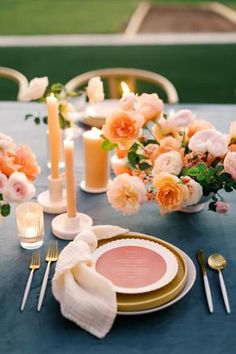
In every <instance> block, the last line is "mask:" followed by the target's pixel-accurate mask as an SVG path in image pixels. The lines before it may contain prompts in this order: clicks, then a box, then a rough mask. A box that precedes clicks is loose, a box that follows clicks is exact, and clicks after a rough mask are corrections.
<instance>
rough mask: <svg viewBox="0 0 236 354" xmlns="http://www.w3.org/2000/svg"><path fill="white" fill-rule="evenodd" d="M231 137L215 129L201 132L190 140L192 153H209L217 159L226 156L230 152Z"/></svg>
mask: <svg viewBox="0 0 236 354" xmlns="http://www.w3.org/2000/svg"><path fill="white" fill-rule="evenodd" d="M228 143H229V137H228V135H225V134H222V133H221V132H219V131H217V130H213V129H207V130H200V131H198V132H197V133H196V134H194V135H193V136H192V137H191V139H190V140H189V145H188V146H189V148H190V150H192V151H198V152H203V153H204V152H209V153H210V154H211V155H213V156H215V157H221V156H224V155H225V154H226V152H227V150H228Z"/></svg>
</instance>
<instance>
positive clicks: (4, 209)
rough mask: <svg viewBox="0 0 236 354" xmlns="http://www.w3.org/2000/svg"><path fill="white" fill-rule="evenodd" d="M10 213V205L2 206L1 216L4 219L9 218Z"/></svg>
mask: <svg viewBox="0 0 236 354" xmlns="http://www.w3.org/2000/svg"><path fill="white" fill-rule="evenodd" d="M10 212H11V207H10V205H9V204H3V205H2V206H1V215H2V216H4V217H5V216H8V215H9V214H10Z"/></svg>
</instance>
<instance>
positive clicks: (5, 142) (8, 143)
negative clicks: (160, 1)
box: [0, 133, 15, 155]
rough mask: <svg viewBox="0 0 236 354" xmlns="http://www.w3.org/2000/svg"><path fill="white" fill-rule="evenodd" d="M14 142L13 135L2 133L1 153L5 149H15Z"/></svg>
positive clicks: (0, 135)
mask: <svg viewBox="0 0 236 354" xmlns="http://www.w3.org/2000/svg"><path fill="white" fill-rule="evenodd" d="M14 146H15V144H14V142H13V139H12V137H10V136H8V135H5V134H3V133H0V154H1V155H2V154H3V153H4V151H5V150H11V149H14Z"/></svg>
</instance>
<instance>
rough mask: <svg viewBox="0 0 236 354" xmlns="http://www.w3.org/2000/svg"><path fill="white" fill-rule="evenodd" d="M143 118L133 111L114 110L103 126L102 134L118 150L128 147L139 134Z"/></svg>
mask: <svg viewBox="0 0 236 354" xmlns="http://www.w3.org/2000/svg"><path fill="white" fill-rule="evenodd" d="M143 123H144V118H143V116H142V114H138V113H135V112H124V111H116V112H115V113H113V114H112V115H111V116H110V117H109V118H107V120H106V123H105V125H104V126H103V134H104V136H105V137H106V138H107V139H108V140H110V141H111V142H112V143H116V144H117V145H118V148H119V149H120V150H127V149H129V148H130V147H131V146H132V145H133V144H134V142H135V141H136V140H137V139H138V138H139V137H140V136H141V133H142V129H141V127H142V125H143Z"/></svg>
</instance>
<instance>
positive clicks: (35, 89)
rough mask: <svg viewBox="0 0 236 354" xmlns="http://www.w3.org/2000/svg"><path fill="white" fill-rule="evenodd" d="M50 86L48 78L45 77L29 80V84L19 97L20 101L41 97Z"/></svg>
mask: <svg viewBox="0 0 236 354" xmlns="http://www.w3.org/2000/svg"><path fill="white" fill-rule="evenodd" d="M47 86H48V78H47V76H44V77H35V78H34V79H33V80H31V81H30V82H29V85H28V86H27V87H25V89H24V91H23V92H22V94H21V96H20V97H19V100H20V101H32V100H37V99H39V98H41V97H42V96H43V95H44V93H45V91H46V88H47Z"/></svg>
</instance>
